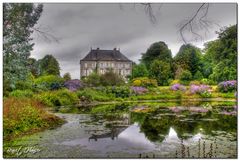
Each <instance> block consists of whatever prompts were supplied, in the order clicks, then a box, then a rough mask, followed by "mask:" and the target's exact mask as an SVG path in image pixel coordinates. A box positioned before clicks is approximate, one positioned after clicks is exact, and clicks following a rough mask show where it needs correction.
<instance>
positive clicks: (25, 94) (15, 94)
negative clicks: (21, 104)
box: [9, 90, 33, 97]
mask: <svg viewBox="0 0 240 161" xmlns="http://www.w3.org/2000/svg"><path fill="white" fill-rule="evenodd" d="M9 96H12V97H32V96H33V92H32V91H31V90H14V91H12V92H11V93H9Z"/></svg>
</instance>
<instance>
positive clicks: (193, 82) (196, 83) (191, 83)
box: [189, 80, 202, 85]
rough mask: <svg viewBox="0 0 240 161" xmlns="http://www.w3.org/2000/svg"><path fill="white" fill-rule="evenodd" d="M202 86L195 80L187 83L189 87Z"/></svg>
mask: <svg viewBox="0 0 240 161" xmlns="http://www.w3.org/2000/svg"><path fill="white" fill-rule="evenodd" d="M200 84H202V83H201V82H200V81H197V80H193V81H191V82H190V83H189V85H200Z"/></svg>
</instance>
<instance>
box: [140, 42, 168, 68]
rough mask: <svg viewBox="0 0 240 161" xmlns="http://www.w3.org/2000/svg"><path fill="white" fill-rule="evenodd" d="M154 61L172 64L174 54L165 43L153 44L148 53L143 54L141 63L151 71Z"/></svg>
mask: <svg viewBox="0 0 240 161" xmlns="http://www.w3.org/2000/svg"><path fill="white" fill-rule="evenodd" d="M154 60H161V61H164V62H168V63H171V61H172V53H171V50H170V49H168V46H167V44H166V43H165V42H163V41H160V42H155V43H153V44H152V45H151V46H150V47H149V48H148V49H147V51H146V53H144V54H142V59H141V62H142V63H144V64H145V65H146V67H147V69H150V64H152V62H153V61H154Z"/></svg>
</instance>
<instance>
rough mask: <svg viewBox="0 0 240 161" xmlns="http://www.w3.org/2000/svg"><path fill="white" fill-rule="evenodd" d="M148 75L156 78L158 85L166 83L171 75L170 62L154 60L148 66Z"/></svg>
mask: <svg viewBox="0 0 240 161" xmlns="http://www.w3.org/2000/svg"><path fill="white" fill-rule="evenodd" d="M150 76H151V77H152V78H154V79H156V80H157V82H158V84H159V85H168V80H169V79H170V78H171V77H172V72H171V66H170V63H168V62H164V61H161V60H154V61H153V63H152V64H151V66H150Z"/></svg>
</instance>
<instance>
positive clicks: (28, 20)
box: [3, 3, 43, 90]
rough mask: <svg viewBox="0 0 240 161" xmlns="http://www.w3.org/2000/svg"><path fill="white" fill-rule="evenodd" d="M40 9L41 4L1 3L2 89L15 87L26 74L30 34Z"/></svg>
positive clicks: (39, 14) (30, 47) (41, 7)
mask: <svg viewBox="0 0 240 161" xmlns="http://www.w3.org/2000/svg"><path fill="white" fill-rule="evenodd" d="M42 9H43V5H42V4H39V5H35V4H33V3H3V82H4V86H5V88H4V89H7V90H13V89H15V85H16V82H17V81H19V80H26V78H27V76H28V73H29V69H28V58H29V56H30V51H31V50H32V49H33V45H34V44H33V43H32V42H30V41H31V40H32V38H30V35H31V33H32V32H33V31H34V30H33V27H34V25H35V24H36V23H37V21H38V19H39V18H40V16H41V13H42ZM7 86H8V87H7Z"/></svg>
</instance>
